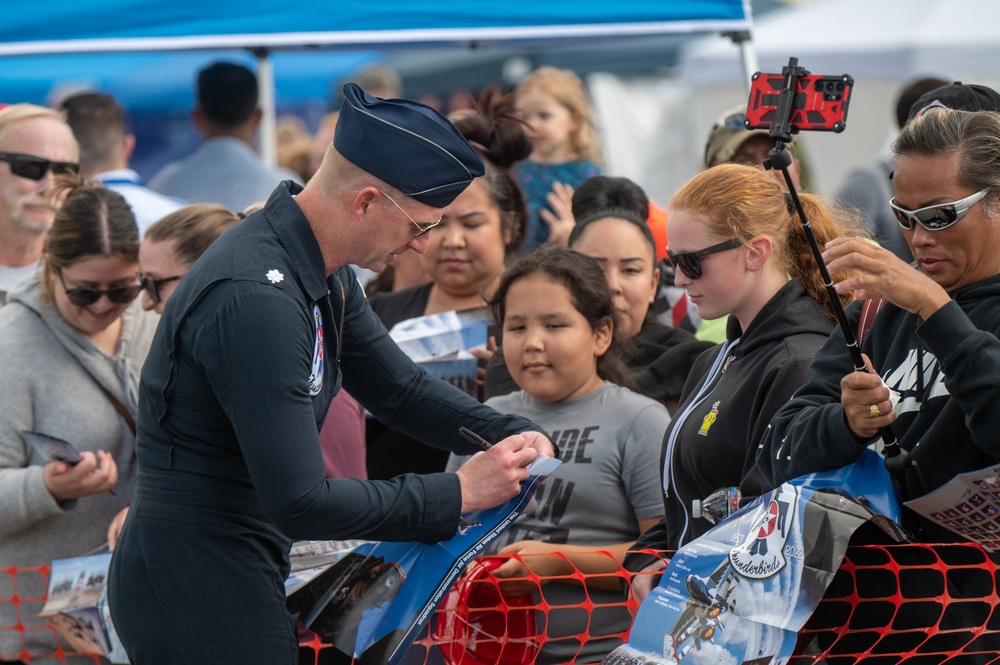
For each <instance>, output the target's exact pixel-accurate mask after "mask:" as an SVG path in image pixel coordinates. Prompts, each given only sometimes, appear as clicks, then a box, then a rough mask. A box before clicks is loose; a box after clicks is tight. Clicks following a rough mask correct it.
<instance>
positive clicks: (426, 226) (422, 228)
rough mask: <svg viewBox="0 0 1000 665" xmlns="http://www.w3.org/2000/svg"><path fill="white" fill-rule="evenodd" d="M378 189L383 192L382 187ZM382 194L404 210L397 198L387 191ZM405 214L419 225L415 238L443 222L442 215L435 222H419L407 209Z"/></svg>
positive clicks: (416, 225)
mask: <svg viewBox="0 0 1000 665" xmlns="http://www.w3.org/2000/svg"><path fill="white" fill-rule="evenodd" d="M375 189H378V187H376V188H375ZM378 191H380V192H382V190H381V189H379V190H378ZM382 195H383V196H385V198H387V199H389V200H390V201H392V205H394V206H396V207H397V208H399V209H400V210H403V206H401V205H399V204H398V203H396V199H394V198H392V197H391V196H389V195H388V194H386V193H385V192H382ZM403 214H404V215H406V218H407V219H409V220H410V221H411V222H413V225H414V226H415V227H417V232H416V233H414V234H413V237H414V238H419V237H420V236H422V235H424V234H425V233H427V232H428V231H430V230H431V229H433V228H434V227H435V226H437V225H438V224H440V223H441V219H442V218H441V217H438V218H437V219H436V220H434V221H433V222H418V221H417V220H415V219H413V217H410V213H408V212H406V211H405V210H403Z"/></svg>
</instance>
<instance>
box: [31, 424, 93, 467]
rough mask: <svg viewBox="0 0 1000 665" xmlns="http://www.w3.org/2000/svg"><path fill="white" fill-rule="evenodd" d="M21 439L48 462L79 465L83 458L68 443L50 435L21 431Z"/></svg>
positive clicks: (74, 447)
mask: <svg viewBox="0 0 1000 665" xmlns="http://www.w3.org/2000/svg"><path fill="white" fill-rule="evenodd" d="M20 434H21V437H22V438H23V439H24V440H25V441H26V442H28V444H30V445H31V446H32V447H34V449H35V450H37V451H38V452H39V453H41V455H42V457H44V458H45V459H46V460H48V461H49V462H54V461H59V462H66V463H67V464H69V465H70V466H73V465H74V464H79V463H80V462H81V461H82V460H83V458H82V457H80V451H79V450H77V449H76V446H74V445H73V444H72V443H70V442H69V441H66V440H65V439H60V438H59V437H57V436H52V435H50V434H42V433H41V432H32V431H29V430H21V431H20Z"/></svg>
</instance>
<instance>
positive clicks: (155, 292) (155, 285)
mask: <svg viewBox="0 0 1000 665" xmlns="http://www.w3.org/2000/svg"><path fill="white" fill-rule="evenodd" d="M183 276H184V275H174V276H173V277H164V278H163V279H153V278H152V277H150V276H149V275H143V274H142V273H139V285H140V286H142V288H144V289H146V295H148V296H149V299H150V300H152V301H153V302H155V303H158V302H160V287H161V286H163V285H164V284H167V283H169V282H173V281H176V280H178V279H180V278H181V277H183Z"/></svg>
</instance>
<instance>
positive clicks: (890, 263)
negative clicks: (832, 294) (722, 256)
mask: <svg viewBox="0 0 1000 665" xmlns="http://www.w3.org/2000/svg"><path fill="white" fill-rule="evenodd" d="M893 152H894V153H895V156H896V167H895V175H894V177H893V191H894V194H895V196H894V198H893V199H892V201H891V203H890V205H891V207H892V210H893V211H894V213H895V215H896V219H897V221H898V222H899V225H900V228H901V229H902V232H903V236H904V237H905V238H906V242H907V244H908V245H909V246H910V249H911V250H912V251H913V257H914V259H915V267H916V269H914V266H911V265H909V264H907V263H904V262H903V261H901V260H899V259H897V258H896V257H895V256H893V255H892V254H891V253H890V252H888V251H885V250H882V249H879V248H878V247H874V246H869V245H866V244H865V243H856V242H853V241H842V240H838V241H836V242H833V243H830V244H829V245H827V247H826V252H825V253H824V259H825V260H826V262H827V264H828V265H829V268H830V270H831V271H842V270H852V271H855V274H854V275H853V276H852V277H850V278H848V279H845V280H842V281H838V283H837V284H836V289H837V292H838V293H842V294H846V293H852V292H853V293H856V294H857V295H858V296H859V297H863V298H883V299H885V301H886V302H885V305H884V306H883V307H882V308H881V310H879V311H878V314H877V316H876V317H875V319H874V322H873V323H872V324H871V326H870V328H869V330H868V332H867V334H866V335H865V337H864V341H863V343H862V345H861V351H862V352H863V354H864V356H865V357H866V362H867V363H868V366H869V372H868V373H864V372H855V371H852V362H851V358H850V356H849V355H848V352H847V350H846V349H845V342H844V335H843V334H842V333H841V332H840V331H836V332H834V334H833V335H832V336H831V337H830V341H829V342H828V343H827V345H826V346H825V347H824V348H823V349H822V350H821V351H820V352H819V353H818V354H817V355H816V358H815V360H814V362H813V364H812V366H811V367H810V373H809V382H808V384H807V385H806V386H804V387H803V389H802V390H801V391H800V392H799V394H798V395H797V396H796V398H795V399H794V400H792V401H791V402H789V403H788V404H787V405H785V406H784V407H783V408H782V409H781V410H780V411H779V412H778V414H777V416H776V417H775V419H774V422H773V424H772V428H771V429H770V430H769V431H768V433H767V435H766V436H765V437H764V440H763V442H762V446H761V451H760V456H759V457H758V464H759V466H760V469H761V471H762V472H763V473H764V475H765V477H766V478H767V479H768V480H769V481H770V482H772V483H775V484H777V483H781V482H783V481H785V480H787V479H789V478H793V477H796V476H800V475H802V474H805V473H811V472H814V471H823V470H827V469H833V468H837V467H840V466H843V465H845V464H849V463H851V462H853V461H855V460H856V459H858V457H860V456H861V454H862V451H863V450H864V449H865V447H866V446H868V445H871V444H877V443H878V442H879V441H880V436H879V430H880V428H882V427H886V426H891V427H892V431H893V434H894V435H895V437H896V438H897V439H898V442H899V446H900V448H902V449H903V450H906V451H909V453H910V455H911V458H912V460H913V461H914V462H916V463H917V464H918V466H919V469H920V471H921V472H922V475H923V480H924V483H925V484H926V490H927V491H933V490H934V489H936V488H938V487H940V486H941V485H943V484H944V483H946V482H948V481H949V480H951V479H952V478H953V477H954V476H956V475H957V474H960V473H963V472H967V471H973V470H977V469H981V468H984V467H987V466H990V465H993V464H996V463H997V461H998V460H1000V408H998V401H1000V389H998V388H997V376H998V375H1000V340H998V339H997V336H998V334H1000V250H998V248H1000V197H998V192H1000V115H998V114H996V113H990V112H985V111H983V112H966V111H951V110H947V109H933V110H931V111H929V112H926V113H924V114H923V115H921V116H920V117H919V118H917V119H915V120H911V121H910V122H908V123H907V124H906V125H905V126H904V127H903V129H902V130H901V131H900V133H899V136H898V137H897V138H896V141H895V143H894V144H893ZM847 314H848V319H849V321H850V323H851V324H852V325H857V321H858V320H859V318H860V308H850V309H848V312H847ZM819 442H821V444H822V445H817V443H819ZM918 444H919V445H918ZM909 498H916V497H909ZM917 524H918V525H919V526H921V527H922V529H923V536H922V537H924V538H932V539H933V540H934V541H936V542H952V541H954V540H955V539H956V538H957V536H956V535H955V534H953V533H952V532H950V531H947V530H945V529H943V528H939V527H936V526H934V525H932V524H931V523H930V522H927V521H923V520H920V521H919V522H918V523H917Z"/></svg>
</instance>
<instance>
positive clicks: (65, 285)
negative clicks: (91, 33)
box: [0, 181, 159, 658]
mask: <svg viewBox="0 0 1000 665" xmlns="http://www.w3.org/2000/svg"><path fill="white" fill-rule="evenodd" d="M138 254H139V231H138V228H137V227H136V223H135V218H134V216H133V215H132V210H131V208H129V206H128V204H127V203H126V202H125V200H124V199H123V198H122V197H121V196H120V195H119V194H117V193H115V192H112V191H111V190H108V189H105V188H103V187H92V186H87V185H81V184H79V182H78V181H74V182H73V183H72V184H71V185H70V186H69V194H68V196H67V197H66V199H65V201H64V203H63V204H62V207H61V208H60V209H59V211H58V212H57V213H56V215H55V221H54V222H53V224H52V227H51V228H50V229H49V231H48V238H47V240H46V244H45V253H44V256H43V259H42V266H41V269H40V270H39V272H38V273H36V275H35V276H34V277H32V278H29V279H28V280H27V281H25V282H24V283H22V284H21V285H20V286H19V287H18V288H17V289H15V290H14V291H12V292H11V294H10V297H9V300H8V302H7V305H6V306H4V308H3V309H0V395H3V399H2V400H0V569H2V568H6V567H7V566H19V567H29V566H39V565H43V564H48V563H49V562H51V561H52V560H53V559H62V558H67V557H75V556H80V555H83V554H86V553H89V552H92V551H94V550H95V549H97V548H99V547H100V546H101V545H102V544H103V543H104V540H105V535H106V532H107V528H108V523H109V522H110V521H111V519H112V517H113V516H114V515H115V514H116V513H117V512H118V511H119V510H121V508H122V507H123V506H124V505H125V504H126V503H127V502H128V500H129V497H130V496H131V494H132V484H133V481H134V479H135V454H134V451H135V425H134V421H135V417H136V413H137V404H136V398H137V390H138V381H139V371H140V369H141V367H142V364H143V362H144V361H145V358H146V353H147V352H148V350H149V345H150V342H151V341H152V338H153V331H154V330H155V328H156V324H157V321H158V319H159V317H157V316H155V315H153V314H150V313H147V312H143V311H142V310H141V308H140V307H139V305H138V303H135V302H134V301H135V298H136V296H137V295H139V291H140V290H141V289H142V287H141V286H140V285H139V282H138V280H137V278H136V271H137V269H138V265H137V259H138ZM23 432H37V433H40V434H43V435H48V436H54V437H58V438H60V439H64V440H66V441H69V442H70V443H71V444H72V445H73V446H75V448H76V449H77V450H78V451H79V458H80V460H79V461H78V462H76V463H75V464H71V463H68V462H65V461H58V460H53V459H47V458H46V455H45V454H44V453H43V452H42V451H40V450H38V449H36V448H34V447H33V446H32V445H30V444H29V441H28V438H29V437H28V436H27V435H23V434H22V433H23ZM17 591H18V595H19V596H20V597H21V598H42V597H44V595H45V581H44V579H42V576H40V575H23V576H19V577H18V579H17ZM26 609H27V606H22V607H21V611H20V619H21V621H22V622H28V623H30V622H32V621H33V620H34V612H30V611H26ZM14 613H15V606H14V605H13V604H11V603H0V625H3V626H12V625H14V624H15V621H14ZM24 637H25V639H26V640H28V642H29V644H28V646H27V648H28V652H29V653H38V652H42V653H51V652H52V650H53V648H54V645H53V644H52V637H51V633H49V632H48V631H45V630H41V631H40V630H26V631H24ZM20 653H22V646H21V636H20V634H19V632H17V631H12V630H3V631H0V654H4V655H5V654H20ZM0 658H3V655H0Z"/></svg>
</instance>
